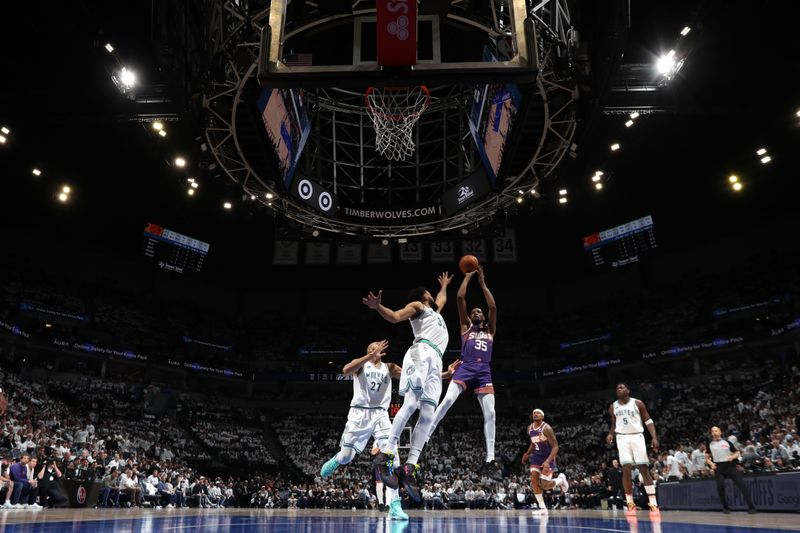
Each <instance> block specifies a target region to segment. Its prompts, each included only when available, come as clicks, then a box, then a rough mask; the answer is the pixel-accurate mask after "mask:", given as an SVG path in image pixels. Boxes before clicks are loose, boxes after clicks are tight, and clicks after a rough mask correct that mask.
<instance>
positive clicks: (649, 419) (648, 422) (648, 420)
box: [644, 418, 653, 426]
mask: <svg viewBox="0 0 800 533" xmlns="http://www.w3.org/2000/svg"><path fill="white" fill-rule="evenodd" d="M652 423H653V419H652V418H648V419H647V420H645V421H644V425H645V426H649V425H650V424H652Z"/></svg>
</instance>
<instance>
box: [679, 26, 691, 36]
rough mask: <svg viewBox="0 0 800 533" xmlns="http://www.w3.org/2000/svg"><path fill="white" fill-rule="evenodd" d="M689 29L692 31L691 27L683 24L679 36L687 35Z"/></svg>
mask: <svg viewBox="0 0 800 533" xmlns="http://www.w3.org/2000/svg"><path fill="white" fill-rule="evenodd" d="M690 31H692V28H690V27H689V26H684V27H683V29H682V30H681V36H683V37H686V36H687V35H689V32H690Z"/></svg>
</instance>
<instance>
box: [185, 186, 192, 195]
mask: <svg viewBox="0 0 800 533" xmlns="http://www.w3.org/2000/svg"><path fill="white" fill-rule="evenodd" d="M186 194H188V195H189V196H194V189H192V188H191V187H189V189H188V190H187V191H186Z"/></svg>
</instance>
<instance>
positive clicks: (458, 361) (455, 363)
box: [442, 359, 461, 379]
mask: <svg viewBox="0 0 800 533" xmlns="http://www.w3.org/2000/svg"><path fill="white" fill-rule="evenodd" d="M459 366H461V359H456V360H455V361H453V362H452V363H450V366H448V367H447V370H446V371H444V372H442V379H452V377H453V374H455V372H456V368H458V367H459Z"/></svg>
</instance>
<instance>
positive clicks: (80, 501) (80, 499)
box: [75, 485, 86, 505]
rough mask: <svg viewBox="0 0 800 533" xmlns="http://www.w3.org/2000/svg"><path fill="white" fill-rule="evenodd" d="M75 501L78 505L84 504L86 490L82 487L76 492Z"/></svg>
mask: <svg viewBox="0 0 800 533" xmlns="http://www.w3.org/2000/svg"><path fill="white" fill-rule="evenodd" d="M75 499H76V500H77V502H78V504H79V505H83V504H84V503H85V502H86V489H85V488H83V485H81V486H80V487H78V492H77V494H76V495H75Z"/></svg>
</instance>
